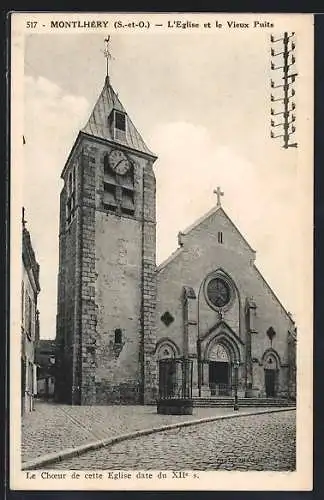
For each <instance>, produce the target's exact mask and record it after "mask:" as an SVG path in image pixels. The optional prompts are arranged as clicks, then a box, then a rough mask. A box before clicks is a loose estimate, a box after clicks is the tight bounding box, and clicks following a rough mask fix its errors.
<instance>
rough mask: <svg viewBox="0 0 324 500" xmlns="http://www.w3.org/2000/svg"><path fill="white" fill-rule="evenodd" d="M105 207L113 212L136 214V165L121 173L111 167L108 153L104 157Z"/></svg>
mask: <svg viewBox="0 0 324 500" xmlns="http://www.w3.org/2000/svg"><path fill="white" fill-rule="evenodd" d="M103 191H104V193H103V207H104V208H105V209H106V210H109V211H111V212H116V213H119V214H125V215H134V212H135V200H134V167H133V165H131V168H130V169H129V170H128V172H127V173H126V174H124V175H119V174H118V173H116V172H114V170H113V169H112V168H111V167H110V165H109V161H108V155H105V157H104V189H103Z"/></svg>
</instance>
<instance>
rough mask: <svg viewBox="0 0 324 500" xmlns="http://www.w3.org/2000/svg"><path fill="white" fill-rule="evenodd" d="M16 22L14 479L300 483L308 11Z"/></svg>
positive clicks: (307, 255) (190, 485) (307, 246)
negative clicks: (247, 476)
mask: <svg viewBox="0 0 324 500" xmlns="http://www.w3.org/2000/svg"><path fill="white" fill-rule="evenodd" d="M12 22H13V30H12V62H11V64H12V87H11V99H12V136H13V144H14V146H13V147H14V152H13V154H12V165H11V171H12V186H11V189H12V191H11V193H12V206H13V210H12V219H11V224H12V226H13V227H14V230H13V238H15V240H14V241H15V244H13V245H12V248H13V250H12V261H13V263H14V264H12V271H11V273H12V277H13V283H14V285H13V286H12V290H11V293H12V297H14V303H15V304H14V306H13V310H12V312H11V318H12V323H11V338H12V340H11V343H12V346H13V349H12V354H11V361H10V362H11V369H12V372H11V373H12V375H11V377H12V378H11V380H12V393H11V405H12V406H14V408H15V410H14V417H13V418H14V420H13V428H14V429H15V440H16V443H17V446H15V447H14V448H15V449H14V450H13V449H12V450H11V459H12V461H11V468H14V469H15V477H16V479H15V483H16V482H17V484H18V483H19V484H23V487H24V488H26V485H27V486H28V487H29V488H31V489H32V488H36V489H37V488H39V489H51V488H53V489H65V488H67V489H69V488H71V481H72V484H73V487H74V488H75V487H76V488H79V489H118V488H120V487H123V488H126V489H132V488H133V489H136V488H140V487H142V485H143V484H145V485H147V486H144V487H146V488H149V489H166V488H167V487H170V484H171V486H172V485H173V486H172V487H176V488H178V489H203V488H205V489H206V484H207V482H208V480H209V481H210V484H209V486H207V489H215V479H214V480H212V478H215V477H218V476H214V475H213V474H212V475H210V474H207V473H217V474H221V473H222V472H229V471H231V472H232V473H235V472H241V473H244V472H249V473H250V472H255V473H256V476H255V477H256V478H257V479H258V478H259V476H258V474H257V473H264V474H265V475H263V476H260V480H261V481H263V482H264V481H266V480H267V479H269V480H270V479H271V481H272V485H271V486H270V482H271V481H270V482H268V483H267V484H269V486H268V488H269V489H271V488H273V489H275V484H276V480H275V479H273V478H276V477H277V476H276V474H278V483H277V484H278V485H280V487H281V489H289V487H290V488H291V489H294V487H293V484H294V483H295V484H296V485H297V486H298V485H299V486H300V485H302V486H303V488H304V489H307V487H309V488H311V472H312V463H311V460H312V459H311V456H312V450H311V441H312V434H311V433H312V429H311V424H310V423H309V426H308V428H307V429H306V428H305V427H307V425H305V423H306V422H305V418H306V419H307V418H308V419H309V422H311V420H312V409H311V408H312V407H311V405H312V402H311V401H312V385H311V373H312V206H313V199H312V182H313V171H312V142H313V137H312V128H311V122H312V112H313V109H312V81H313V80H312V78H313V66H312V50H313V49H312V45H311V40H312V16H308V15H295V16H291V15H290V16H285V15H275V14H274V15H272V16H270V15H266V16H264V15H263V16H261V15H257V14H249V15H238V16H233V15H232V14H221V15H220V14H219V15H216V14H215V13H213V14H204V15H203V14H191V15H186V16H185V15H183V14H181V15H179V14H173V13H170V14H163V15H162V14H161V15H159V14H157V15H153V14H150V15H144V16H142V17H141V16H139V15H138V14H120V15H117V14H111V13H110V14H106V15H105V14H102V13H101V14H97V15H95V14H93V13H91V14H90V13H89V14H88V15H87V14H82V15H78V16H73V15H72V14H69V15H68V16H67V15H66V14H59V13H55V14H53V15H50V14H44V15H42V14H38V15H35V14H33V16H28V15H27V14H21V15H20V14H17V15H16V16H14V17H13V21H12ZM35 23H36V24H35ZM309 54H311V57H310V56H309ZM12 241H13V240H12ZM18 318H19V321H17V319H18ZM14 332H15V333H14ZM13 337H14V338H13ZM13 374H14V375H13ZM19 374H20V376H19ZM13 379H14V380H13ZM303 426H304V428H303ZM13 432H14V431H13ZM307 432H308V433H307ZM17 436H19V437H17ZM303 446H305V448H304V450H305V452H304V455H303V456H304V459H300V460H301V461H298V460H299V458H300V457H299V458H298V454H297V449H298V448H299V450H301V449H302V447H303ZM302 460H304V462H303V463H302ZM306 460H307V461H308V462H307V464H306V465H305V461H306ZM298 464H299V465H298ZM301 465H302V468H303V471H301ZM85 471H86V472H85ZM301 472H303V473H304V479H300V481H301V482H300V483H299V482H298V480H297V479H298V478H299V475H297V476H296V474H298V473H301ZM266 473H271V474H270V475H269V477H268V476H267V475H266ZM282 473H285V474H282ZM273 474H274V475H273ZM18 476H19V478H18ZM243 476H244V475H243ZM243 476H241V477H243ZM219 477H220V478H221V476H219ZM222 477H223V476H222ZM231 477H232V476H231V475H230V476H226V484H227V486H226V484H225V486H222V487H221V489H232V488H233V484H231V482H232V481H233V478H234V477H236V476H233V478H232V479H231ZM250 477H251V478H252V477H254V476H250ZM262 478H263V479H262ZM243 479H244V478H243ZM243 479H242V480H243ZM284 480H286V481H287V486H286V488H285V487H283V484H284V483H283V481H284ZM145 481H146V483H145ZM181 481H182V482H181ZM213 481H214V484H213ZM247 481H248V480H247ZM65 483H66V484H65ZM180 483H181V485H180ZM242 484H243V483H242ZM245 484H250V487H247V488H246V489H253V484H252V481H250V483H248V482H247V483H245ZM256 484H257V483H256ZM264 484H266V483H264ZM257 486H258V489H260V483H259V484H258V485H257ZM261 489H263V487H262V485H261ZM299 489H300V488H299Z"/></svg>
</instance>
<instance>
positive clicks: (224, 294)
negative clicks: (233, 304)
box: [207, 278, 231, 307]
mask: <svg viewBox="0 0 324 500" xmlns="http://www.w3.org/2000/svg"><path fill="white" fill-rule="evenodd" d="M207 297H208V299H209V301H210V302H211V303H212V304H213V305H214V306H216V307H224V306H226V305H227V304H228V303H229V301H230V298H231V294H230V288H229V285H228V284H227V283H226V281H224V280H222V279H221V278H214V279H212V280H210V282H209V283H208V285H207Z"/></svg>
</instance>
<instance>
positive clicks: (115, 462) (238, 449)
mask: <svg viewBox="0 0 324 500" xmlns="http://www.w3.org/2000/svg"><path fill="white" fill-rule="evenodd" d="M295 416H296V414H295V411H287V412H280V413H269V414H262V415H252V416H242V417H239V418H234V419H226V420H219V421H215V422H211V423H205V424H198V425H194V426H191V427H187V428H181V429H174V430H171V431H166V432H159V433H157V434H152V435H149V436H143V437H140V438H136V439H131V440H129V441H125V442H122V443H119V444H116V445H113V446H108V447H106V448H102V449H99V450H96V451H93V452H88V453H86V454H84V455H81V456H79V457H75V458H71V459H68V460H65V461H63V462H61V463H57V464H53V466H51V467H47V468H48V469H65V470H69V469H79V470H86V469H101V470H103V469H110V470H111V469H122V470H141V469H142V470H148V469H151V470H168V469H173V470H179V469H182V470H184V469H187V470H266V471H291V470H294V469H295V443H296V438H295Z"/></svg>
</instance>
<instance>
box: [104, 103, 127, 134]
mask: <svg viewBox="0 0 324 500" xmlns="http://www.w3.org/2000/svg"><path fill="white" fill-rule="evenodd" d="M108 126H109V127H110V129H111V135H112V138H113V139H114V140H117V141H122V142H125V141H126V133H127V130H126V129H127V121H126V114H125V113H123V112H122V111H117V110H116V109H113V110H112V111H111V113H110V115H109V118H108Z"/></svg>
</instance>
